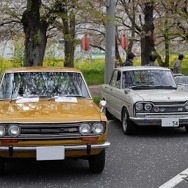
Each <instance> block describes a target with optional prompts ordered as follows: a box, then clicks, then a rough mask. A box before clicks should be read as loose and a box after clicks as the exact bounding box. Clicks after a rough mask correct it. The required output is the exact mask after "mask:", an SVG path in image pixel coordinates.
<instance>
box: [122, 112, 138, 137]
mask: <svg viewBox="0 0 188 188" xmlns="http://www.w3.org/2000/svg"><path fill="white" fill-rule="evenodd" d="M122 128H123V132H124V134H125V135H132V134H134V133H135V131H136V130H135V129H136V127H135V124H134V123H133V122H131V120H130V119H129V114H128V111H127V109H126V108H124V109H123V112H122Z"/></svg>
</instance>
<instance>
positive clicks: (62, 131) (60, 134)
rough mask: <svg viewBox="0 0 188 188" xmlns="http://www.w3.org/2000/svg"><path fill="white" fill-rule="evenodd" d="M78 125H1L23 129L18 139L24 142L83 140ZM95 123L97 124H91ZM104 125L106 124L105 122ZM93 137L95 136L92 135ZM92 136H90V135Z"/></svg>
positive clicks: (6, 136)
mask: <svg viewBox="0 0 188 188" xmlns="http://www.w3.org/2000/svg"><path fill="white" fill-rule="evenodd" d="M81 123H82V122H78V123H0V124H3V125H4V126H5V127H8V126H9V125H10V124H14V125H17V126H19V127H20V128H21V134H20V135H19V136H18V137H16V139H22V140H36V139H37V140H42V139H64V138H66V139H68V138H70V139H71V138H78V139H79V138H81V137H82V135H81V134H80V133H79V126H80V124H81ZM90 123H95V122H90ZM103 123H104V122H103ZM104 126H105V123H104ZM92 135H93V134H92ZM88 136H90V135H88ZM6 138H7V139H8V138H9V139H10V136H8V135H5V136H4V137H3V139H6Z"/></svg>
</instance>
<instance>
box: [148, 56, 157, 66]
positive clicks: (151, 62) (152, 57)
mask: <svg viewBox="0 0 188 188" xmlns="http://www.w3.org/2000/svg"><path fill="white" fill-rule="evenodd" d="M156 58H157V56H156V55H155V54H151V55H150V57H149V61H150V62H149V64H147V66H157V65H156V64H155V60H156Z"/></svg>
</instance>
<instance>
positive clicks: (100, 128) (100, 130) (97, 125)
mask: <svg viewBox="0 0 188 188" xmlns="http://www.w3.org/2000/svg"><path fill="white" fill-rule="evenodd" d="M92 131H93V133H94V134H102V133H103V132H104V126H103V125H102V124H101V123H95V124H94V125H93V127H92Z"/></svg>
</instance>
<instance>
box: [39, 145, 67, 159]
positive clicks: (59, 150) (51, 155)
mask: <svg viewBox="0 0 188 188" xmlns="http://www.w3.org/2000/svg"><path fill="white" fill-rule="evenodd" d="M36 159H37V161H43V160H63V159H65V147H64V146H48V147H37V151H36Z"/></svg>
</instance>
